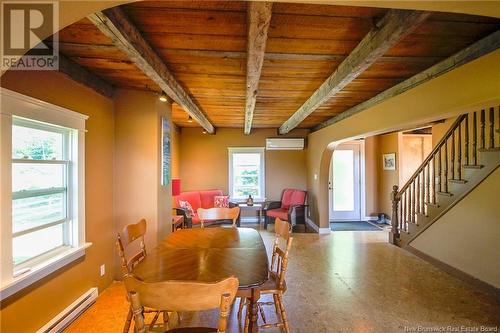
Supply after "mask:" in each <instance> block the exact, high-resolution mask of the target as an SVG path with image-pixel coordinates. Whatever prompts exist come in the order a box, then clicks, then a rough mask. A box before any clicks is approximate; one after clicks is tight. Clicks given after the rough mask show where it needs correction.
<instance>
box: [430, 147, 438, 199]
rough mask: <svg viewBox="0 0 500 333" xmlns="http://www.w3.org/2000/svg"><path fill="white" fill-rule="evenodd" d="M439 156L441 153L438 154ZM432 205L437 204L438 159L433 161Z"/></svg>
mask: <svg viewBox="0 0 500 333" xmlns="http://www.w3.org/2000/svg"><path fill="white" fill-rule="evenodd" d="M438 154H439V152H438ZM431 184H432V203H433V204H434V205H435V204H436V157H434V158H433V159H432V183H431Z"/></svg>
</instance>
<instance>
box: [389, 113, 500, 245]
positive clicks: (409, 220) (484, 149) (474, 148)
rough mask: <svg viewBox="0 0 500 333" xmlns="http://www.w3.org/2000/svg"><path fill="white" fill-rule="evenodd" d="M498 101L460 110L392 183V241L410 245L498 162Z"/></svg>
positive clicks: (495, 166)
mask: <svg viewBox="0 0 500 333" xmlns="http://www.w3.org/2000/svg"><path fill="white" fill-rule="evenodd" d="M499 124H500V107H498V113H496V114H495V108H494V107H491V108H488V109H483V110H481V111H477V112H473V113H468V114H463V115H460V116H459V117H458V118H457V119H456V120H455V122H454V123H453V124H452V125H451V127H450V128H449V129H448V131H447V132H446V133H445V135H444V136H443V138H442V139H441V140H440V141H439V143H438V144H437V145H436V146H435V147H434V149H433V150H432V152H431V153H430V154H429V156H427V158H426V159H425V160H424V162H423V163H422V164H421V165H420V167H419V168H418V169H417V170H416V171H415V173H414V174H413V175H412V177H411V178H410V179H409V180H408V181H407V182H406V184H404V185H403V186H402V187H401V188H400V189H399V188H398V186H397V185H394V186H393V191H392V194H391V200H392V220H391V223H392V228H391V229H392V230H391V233H390V242H391V243H392V244H395V245H399V246H401V247H405V246H406V245H408V244H409V243H410V242H411V241H412V240H413V239H415V238H416V237H417V236H418V235H419V234H420V233H422V232H423V231H424V230H425V229H427V228H428V227H429V226H430V225H432V224H433V223H434V222H435V221H437V220H438V219H439V218H440V217H441V216H442V215H444V214H445V213H446V212H447V211H448V210H450V209H451V208H452V207H453V206H454V205H456V204H457V203H458V202H459V201H460V200H461V199H462V198H464V197H465V196H466V195H467V194H468V193H469V192H470V191H472V190H473V189H474V188H475V187H476V186H477V185H479V184H480V183H481V181H483V180H484V179H485V178H486V177H488V175H490V174H491V173H492V172H493V171H495V169H496V168H498V167H499V166H500V129H499V128H500V125H499Z"/></svg>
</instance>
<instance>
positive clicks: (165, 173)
mask: <svg viewBox="0 0 500 333" xmlns="http://www.w3.org/2000/svg"><path fill="white" fill-rule="evenodd" d="M169 183H170V122H169V120H168V119H167V118H165V117H162V118H161V184H162V185H168V184H169Z"/></svg>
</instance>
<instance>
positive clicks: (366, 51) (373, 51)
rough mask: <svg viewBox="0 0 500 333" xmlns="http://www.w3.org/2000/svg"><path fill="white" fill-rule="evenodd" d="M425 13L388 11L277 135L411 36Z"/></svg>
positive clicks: (301, 119) (290, 127)
mask: <svg viewBox="0 0 500 333" xmlns="http://www.w3.org/2000/svg"><path fill="white" fill-rule="evenodd" d="M429 14H430V13H429V12H422V11H407V10H394V9H392V10H390V11H389V12H388V13H387V14H386V15H385V16H384V17H383V18H382V19H381V20H380V21H379V22H377V24H376V25H375V26H374V27H373V28H372V30H370V32H368V34H367V35H366V36H365V37H364V38H363V39H362V40H361V42H359V44H358V45H357V46H356V48H355V49H354V50H353V51H352V52H351V53H350V54H349V55H348V56H347V58H345V59H344V61H342V63H341V64H340V65H339V67H338V68H337V69H336V70H335V72H333V73H332V74H331V75H330V76H329V77H328V78H327V79H326V81H325V82H323V84H321V86H320V87H319V88H318V89H317V90H316V91H315V92H314V93H313V94H312V96H311V97H309V99H308V100H307V101H306V102H305V103H304V104H303V105H302V106H301V107H300V108H299V109H298V110H297V111H296V112H295V113H294V114H293V115H292V116H291V117H290V118H289V119H288V120H287V121H286V122H285V123H284V124H283V125H281V127H280V128H279V133H280V134H286V133H288V132H290V131H291V130H292V129H294V128H295V127H296V126H297V125H299V124H300V123H301V122H302V121H303V120H304V119H306V118H307V116H309V115H310V114H311V113H313V112H314V110H316V109H317V108H318V107H319V106H321V104H323V103H324V102H326V101H327V100H328V99H330V98H331V97H332V96H334V95H335V94H336V93H338V92H339V91H341V90H342V89H343V88H344V87H345V86H347V85H348V84H349V83H350V82H352V81H353V80H354V79H355V78H356V77H358V76H359V75H360V74H361V73H363V72H364V71H365V70H366V69H367V68H368V67H370V66H371V65H372V64H373V63H374V62H375V61H377V60H378V59H379V58H381V57H382V56H383V55H384V53H385V52H386V51H387V50H389V49H390V48H391V47H393V46H394V45H395V44H396V43H397V42H398V41H399V40H401V38H403V37H404V36H406V35H408V34H409V33H411V32H412V31H413V30H414V29H415V28H416V27H417V26H418V25H419V24H420V23H422V22H423V21H424V20H425V19H426V18H427V17H428V16H429Z"/></svg>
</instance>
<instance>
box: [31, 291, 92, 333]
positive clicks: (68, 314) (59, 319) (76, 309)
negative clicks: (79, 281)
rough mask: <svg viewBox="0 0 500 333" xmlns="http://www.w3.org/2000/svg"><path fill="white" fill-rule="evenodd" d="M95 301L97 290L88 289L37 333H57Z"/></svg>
mask: <svg viewBox="0 0 500 333" xmlns="http://www.w3.org/2000/svg"><path fill="white" fill-rule="evenodd" d="M96 299H97V288H95V287H94V288H90V289H89V290H88V291H87V292H86V293H85V294H83V295H82V296H80V297H78V299H76V300H75V301H74V302H73V303H71V304H70V305H69V306H68V307H66V309H64V310H62V311H61V312H60V313H59V314H58V315H57V316H55V317H54V318H53V319H52V320H51V321H49V322H48V323H47V324H45V325H44V326H43V327H42V328H40V329H39V330H38V331H37V333H59V332H62V331H63V330H64V329H65V328H66V327H68V326H69V324H71V323H72V322H73V321H74V320H75V319H76V318H78V316H80V314H82V312H83V311H85V310H86V309H87V308H88V307H89V306H91V305H92V304H93V303H94V302H95V301H96Z"/></svg>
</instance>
